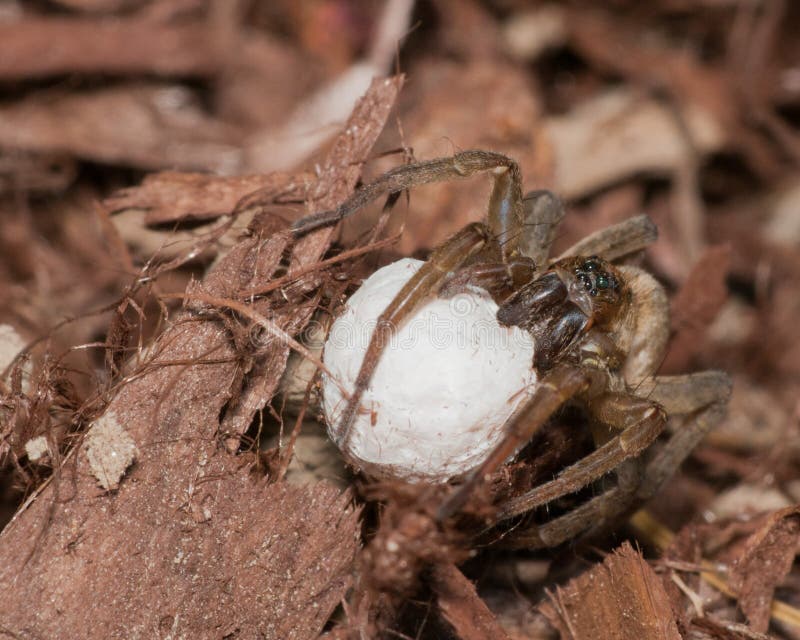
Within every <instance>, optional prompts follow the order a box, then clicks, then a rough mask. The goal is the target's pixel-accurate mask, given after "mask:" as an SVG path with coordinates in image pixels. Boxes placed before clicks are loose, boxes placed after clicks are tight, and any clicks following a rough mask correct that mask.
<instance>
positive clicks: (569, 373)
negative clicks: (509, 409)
mask: <svg viewBox="0 0 800 640" xmlns="http://www.w3.org/2000/svg"><path fill="white" fill-rule="evenodd" d="M604 377H605V376H604V374H603V372H601V371H600V370H599V369H581V368H579V367H576V366H574V365H559V366H556V367H555V368H554V369H553V370H552V371H550V372H549V373H548V374H547V375H546V376H545V377H544V378H542V379H541V380H540V381H539V382H537V383H536V386H535V388H534V391H533V393H532V394H531V396H530V397H529V398H528V399H527V400H526V401H525V402H524V403H523V404H522V406H521V407H520V408H519V409H517V411H516V412H515V413H514V415H513V416H511V418H509V420H508V422H506V426H505V428H506V437H505V438H504V439H503V440H502V442H500V444H498V445H497V447H495V448H494V450H493V451H492V452H491V453H490V454H489V457H487V458H486V460H484V461H483V462H482V463H481V464H480V465H479V466H478V467H476V468H475V469H473V470H472V471H471V472H470V473H469V475H468V476H467V478H466V480H465V481H464V483H463V484H462V485H461V486H460V487H458V488H457V489H456V490H455V491H454V492H453V493H451V494H450V496H448V498H447V499H446V500H445V501H444V502H443V503H442V504H441V505H440V506H439V508H438V509H437V511H436V519H437V520H438V521H440V522H441V521H443V520H446V519H447V518H449V517H451V516H452V515H454V514H455V513H457V512H458V511H459V510H460V509H461V508H462V507H463V506H464V504H466V502H467V500H468V499H469V497H470V495H472V492H473V491H474V490H475V488H476V487H477V486H478V485H479V484H480V483H481V482H485V481H486V479H487V478H488V477H489V476H490V475H491V474H492V473H494V471H495V470H496V469H498V468H499V467H500V466H501V465H502V464H503V463H504V462H505V461H506V460H507V459H508V458H509V457H510V456H511V455H512V454H514V453H515V452H516V451H517V449H519V448H520V447H521V446H522V445H523V444H525V443H526V442H527V441H528V440H530V439H531V438H532V437H533V436H534V434H535V433H536V432H537V431H538V430H539V429H541V428H542V427H543V426H544V424H545V423H546V422H547V421H548V420H549V419H550V417H551V416H552V415H553V414H554V413H555V412H556V411H558V409H560V408H561V407H562V406H563V405H564V404H565V403H566V402H567V401H569V400H570V399H572V398H573V397H574V396H576V395H578V394H579V393H583V392H586V391H588V390H589V389H592V388H597V389H599V388H602V386H603V382H604Z"/></svg>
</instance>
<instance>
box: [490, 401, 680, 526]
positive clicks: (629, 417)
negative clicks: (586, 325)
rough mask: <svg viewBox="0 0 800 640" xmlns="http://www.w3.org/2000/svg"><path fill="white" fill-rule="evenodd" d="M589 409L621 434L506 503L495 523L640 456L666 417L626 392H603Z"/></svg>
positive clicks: (581, 484)
mask: <svg viewBox="0 0 800 640" xmlns="http://www.w3.org/2000/svg"><path fill="white" fill-rule="evenodd" d="M589 410H590V411H591V412H592V414H593V415H594V416H595V417H596V418H598V419H599V420H600V422H602V423H603V424H604V425H608V426H610V427H612V428H615V429H619V430H621V431H622V432H621V433H620V434H619V435H617V436H614V437H612V438H610V439H609V440H608V442H606V443H605V444H602V445H601V446H600V447H598V448H597V449H595V450H594V451H593V452H592V453H590V454H589V455H587V456H585V457H583V458H581V459H580V460H579V461H578V462H576V463H575V464H573V465H570V466H569V467H567V468H566V469H564V470H563V471H561V473H559V474H558V475H557V476H556V477H555V478H554V479H553V480H551V481H549V482H545V483H544V484H542V485H539V486H538V487H536V488H535V489H532V490H531V491H528V492H527V493H525V494H523V495H521V496H518V497H516V498H513V499H511V500H509V501H508V502H506V503H505V504H504V505H503V506H502V507H501V509H500V511H499V512H498V515H497V518H498V520H505V519H507V518H511V517H513V516H516V515H519V514H521V513H525V512H526V511H530V510H531V509H534V508H536V507H539V506H542V505H544V504H547V503H548V502H552V501H553V500H556V499H557V498H560V497H562V496H565V495H568V494H570V493H574V492H575V491H577V490H578V489H581V488H582V487H585V486H586V485H588V484H590V483H591V482H594V481H595V480H597V479H598V478H600V477H602V476H604V475H605V474H606V473H608V472H610V471H613V470H614V469H616V468H617V467H618V466H619V465H620V464H621V463H622V462H623V461H625V460H627V459H629V458H633V457H636V456H638V455H639V454H641V453H642V452H643V451H644V450H645V449H647V447H649V446H650V445H651V444H652V443H653V441H654V440H655V439H656V438H657V437H658V435H659V434H660V433H661V432H662V431H663V430H664V426H665V424H666V414H665V413H664V411H663V409H661V407H660V406H658V405H657V404H654V403H652V402H650V401H648V400H643V399H641V398H637V397H635V396H632V395H630V394H626V393H604V394H602V395H600V396H598V397H597V398H595V399H593V400H591V401H590V402H589Z"/></svg>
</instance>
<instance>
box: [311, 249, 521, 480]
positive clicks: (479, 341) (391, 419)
mask: <svg viewBox="0 0 800 640" xmlns="http://www.w3.org/2000/svg"><path fill="white" fill-rule="evenodd" d="M423 264H424V263H423V262H421V261H419V260H411V259H404V260H400V261H398V262H395V263H393V264H390V265H388V266H386V267H384V268H382V269H380V270H378V271H377V272H375V273H374V274H373V275H372V276H370V277H369V278H368V279H367V280H366V281H365V282H364V284H363V285H362V286H361V288H359V289H358V291H356V292H355V294H353V296H352V297H351V298H350V300H349V301H348V303H347V305H346V307H345V309H344V311H343V313H342V314H341V315H340V316H339V317H338V318H337V320H336V321H335V322H334V324H333V326H332V327H331V331H330V334H329V336H328V339H327V341H326V343H325V351H324V355H323V359H324V362H325V365H326V366H327V367H328V370H329V371H330V373H331V374H332V375H333V376H335V377H336V379H337V380H338V381H339V382H340V384H341V385H342V386H343V387H344V388H345V389H347V390H348V391H352V389H353V386H354V381H355V379H356V376H357V375H358V371H359V368H360V367H361V363H362V361H363V358H364V354H365V352H366V349H367V346H368V344H369V339H370V337H371V335H372V332H373V330H374V328H375V325H376V321H377V318H378V316H379V315H380V314H381V313H382V312H383V311H384V309H385V308H386V306H387V305H388V304H389V302H390V301H391V300H392V299H393V298H394V296H395V295H396V294H397V293H398V292H399V291H400V289H401V288H402V286H403V285H404V284H405V283H406V282H407V281H408V279H409V278H411V276H412V275H413V274H414V273H416V272H417V271H418V270H419V268H420V267H421V266H422V265H423ZM496 313H497V304H495V302H494V301H493V300H492V299H491V298H490V297H489V296H488V294H486V293H485V292H483V291H481V290H479V289H475V290H474V291H469V292H465V293H459V294H457V295H456V296H454V297H452V298H450V299H440V298H436V297H431V298H430V299H429V300H428V301H426V302H425V303H424V304H422V305H421V306H420V307H419V308H418V309H416V310H415V311H414V313H413V314H411V316H410V317H408V318H407V319H406V320H405V321H404V322H403V323H401V325H400V327H398V328H396V329H395V332H394V335H393V337H392V340H391V342H390V344H389V345H388V346H387V347H386V349H385V350H384V352H383V354H382V355H381V358H380V361H379V363H378V367H377V369H376V370H375V373H374V375H373V376H372V381H371V383H370V385H369V387H368V388H367V390H366V391H365V393H364V395H363V397H362V399H361V406H360V409H359V411H358V413H357V415H356V418H355V420H354V422H353V425H352V427H351V432H350V437H349V442H348V443H347V445H346V446H343V443H342V433H341V431H342V429H341V425H340V419H339V416H340V414H341V413H342V411H343V410H344V407H345V405H346V403H347V401H346V399H345V398H343V396H342V393H341V391H340V389H339V388H338V386H337V385H336V384H334V382H333V381H332V380H331V379H330V378H329V377H328V376H324V377H323V395H324V410H325V416H326V421H327V423H328V432H329V434H330V436H331V438H332V439H333V440H334V442H336V443H337V445H339V447H340V449H343V453H344V455H345V456H346V458H347V459H348V460H349V461H350V462H351V463H353V464H355V465H357V466H361V467H366V468H368V470H369V471H370V472H372V473H380V474H382V475H385V476H392V477H397V478H402V479H406V480H428V481H435V482H444V481H446V480H448V479H449V478H452V477H454V476H458V475H460V474H463V473H465V472H467V471H469V470H470V469H472V468H473V467H475V466H477V465H478V464H480V463H481V462H482V461H483V460H484V459H485V458H486V456H487V455H488V454H489V452H491V451H492V449H493V448H494V447H495V446H496V445H497V444H498V443H499V442H500V440H501V439H502V438H503V425H504V424H505V422H506V420H507V419H508V417H509V416H510V415H511V414H512V413H513V412H514V410H515V409H516V408H517V407H518V406H519V404H520V403H521V402H523V401H524V400H525V399H526V398H527V397H528V394H529V393H530V390H531V389H532V387H533V385H534V383H535V382H536V373H535V371H534V370H533V368H532V362H533V340H532V338H531V337H530V335H529V334H527V333H526V332H524V331H522V330H520V329H518V328H516V327H503V326H501V325H500V324H499V323H498V322H497V319H496V317H495V316H496Z"/></svg>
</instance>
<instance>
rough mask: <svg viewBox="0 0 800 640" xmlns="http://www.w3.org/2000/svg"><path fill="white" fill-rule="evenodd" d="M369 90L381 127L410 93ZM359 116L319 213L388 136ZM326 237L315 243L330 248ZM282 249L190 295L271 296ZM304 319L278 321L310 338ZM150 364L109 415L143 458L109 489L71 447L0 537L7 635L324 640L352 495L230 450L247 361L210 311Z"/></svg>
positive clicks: (271, 358) (270, 361)
mask: <svg viewBox="0 0 800 640" xmlns="http://www.w3.org/2000/svg"><path fill="white" fill-rule="evenodd" d="M373 86H377V87H379V88H378V90H377V94H378V95H379V96H381V97H380V98H376V92H372V93H370V94H369V97H368V98H367V99H365V100H363V101H362V103H361V108H362V110H363V109H369V107H370V106H371V105H375V104H380V105H381V106H382V107H383V108H382V113H383V114H384V119H383V120H381V121H380V126H383V122H385V115H388V112H389V109H390V107H391V101H392V100H393V99H394V96H396V92H397V91H398V90H399V87H400V80H399V79H395V80H390V81H384V80H378V81H376V83H375V84H374V85H373ZM385 87H389V88H391V89H392V90H391V91H389V92H382V91H381V89H382V88H385ZM376 100H378V102H376ZM356 116H359V117H360V118H362V119H363V120H365V121H368V122H370V123H372V126H371V127H369V128H368V132H367V133H366V134H363V135H359V134H354V133H353V132H352V131H348V132H346V133H344V134H343V136H342V137H343V138H345V139H346V142H345V143H344V144H343V145H336V146H335V147H334V151H336V149H338V150H339V152H341V153H342V154H343V155H342V156H336V157H335V158H334V161H332V162H331V163H330V164H329V166H328V167H327V168H326V169H325V170H324V172H323V180H324V181H325V182H324V184H325V185H326V190H325V191H324V192H321V193H320V195H319V200H320V201H321V202H322V203H323V204H322V206H332V204H335V203H338V202H339V201H341V200H342V199H344V198H345V197H346V196H347V195H349V192H350V190H352V188H353V187H354V185H355V180H356V177H357V175H358V167H357V166H356V163H357V162H358V161H360V160H363V159H364V157H366V155H367V153H368V152H369V149H370V147H371V145H372V144H373V143H374V140H375V138H376V137H377V133H378V132H379V131H380V128H379V127H378V121H377V119H372V116H371V115H368V114H364V113H363V111H361V112H359V110H358V108H357V109H356V114H354V116H353V117H354V118H356ZM356 122H359V120H356ZM343 174H344V175H343ZM320 235H322V234H319V233H318V234H317V236H318V237H317V238H316V241H315V242H311V243H308V242H307V243H306V246H307V247H314V249H315V250H316V251H318V252H322V251H324V250H325V247H326V246H327V244H323V243H322V242H320V237H319V236H320ZM325 237H326V238H327V236H325ZM287 240H288V237H286V235H285V234H283V235H281V234H277V235H274V236H271V237H269V238H267V239H263V238H259V237H252V238H247V239H245V240H244V241H242V242H241V243H239V244H238V245H237V246H236V247H234V248H233V249H232V250H231V251H230V252H229V254H228V255H227V256H226V257H225V258H224V259H223V260H222V261H221V262H220V263H219V264H218V265H217V266H216V267H215V268H214V270H213V271H211V272H210V273H209V274H208V276H206V278H205V279H204V281H203V282H202V283H200V284H198V285H196V286H195V287H190V290H189V291H188V292H187V293H188V299H189V300H190V301H191V300H192V293H193V292H194V291H198V292H200V293H201V294H203V295H205V296H211V297H216V298H233V299H236V298H237V295H238V294H239V293H240V292H241V291H242V290H250V289H252V288H255V287H257V286H259V285H262V286H263V284H264V283H265V281H266V280H267V279H268V278H269V277H270V274H271V273H272V272H273V271H274V268H275V266H276V265H277V263H278V261H279V260H280V256H281V255H282V252H283V249H284V247H285V244H286V242H287ZM307 240H308V239H307ZM298 244H300V243H298ZM298 250H299V249H298V247H295V252H297V251H298ZM309 315H310V311H308V310H307V309H304V310H302V311H298V316H301V317H292V318H287V319H285V320H284V321H283V324H284V325H286V324H288V323H291V324H293V326H294V329H295V330H299V329H297V328H298V327H300V326H302V321H303V318H306V317H307V316H309ZM273 321H274V322H279V321H280V320H278V319H274V320H273ZM264 351H265V353H264V354H262V355H261V356H260V357H261V358H262V359H263V361H264V362H265V363H267V366H264V367H263V368H262V370H260V371H259V376H258V380H257V381H256V382H255V383H252V384H251V381H247V382H248V384H249V387H248V397H249V395H250V394H249V392H250V391H252V390H254V389H256V388H257V391H258V392H259V393H261V394H263V396H261V400H260V406H263V404H264V403H266V402H267V401H268V400H269V399H270V398H271V396H272V394H273V393H274V391H275V388H276V387H277V384H278V381H279V378H280V374H281V373H282V371H283V368H284V365H285V360H286V353H287V347H286V345H285V344H283V343H282V342H280V341H279V340H273V341H271V342H270V343H269V347H268V348H266V349H264ZM150 353H151V355H150V357H149V358H148V361H147V363H146V364H145V365H144V367H143V369H142V370H141V371H139V372H137V375H136V376H133V377H131V379H130V380H129V381H127V383H126V384H124V385H122V386H121V387H120V388H119V390H118V392H117V394H116V396H115V397H114V398H113V399H112V400H111V402H110V403H109V406H108V407H107V410H106V412H107V413H108V412H113V414H114V415H115V417H116V419H117V421H118V422H119V424H120V426H121V427H122V428H123V429H124V431H125V433H126V434H127V435H128V436H129V437H130V439H131V440H132V442H133V443H134V445H135V447H136V451H137V456H136V462H135V463H134V464H133V466H131V467H130V468H129V469H127V471H126V472H125V475H124V477H123V478H121V482H120V485H119V489H118V490H117V491H114V492H107V491H104V490H102V489H101V488H100V487H98V486H97V481H96V479H95V477H94V476H93V475H92V473H91V468H90V465H89V460H88V459H87V456H86V452H85V451H84V450H83V449H81V448H78V449H75V450H73V452H72V454H71V455H70V457H69V458H68V460H67V461H66V463H65V464H64V465H63V466H62V467H61V468H60V470H59V472H58V473H57V474H56V475H54V476H53V478H52V481H51V482H49V484H47V485H45V486H44V487H43V489H42V490H41V492H40V493H39V494H38V495H37V496H36V498H35V499H33V500H31V501H30V503H29V504H28V506H27V508H26V509H24V510H22V511H21V512H20V513H19V514H18V515H17V516H16V518H15V520H14V521H13V522H12V523H11V524H9V525H8V526H7V527H6V529H5V530H4V531H3V532H2V534H0V592H2V593H3V598H0V628H2V629H3V630H4V631H6V632H7V633H9V634H11V635H16V636H18V637H29V636H33V637H81V638H128V637H160V636H166V635H170V636H171V637H225V636H235V637H237V638H256V637H259V638H261V637H264V638H276V639H278V638H280V639H283V638H313V637H316V636H317V635H318V634H319V632H320V631H321V629H322V626H323V625H324V624H325V622H326V620H327V619H328V618H329V616H330V614H331V612H332V610H333V608H334V607H335V606H336V605H337V604H338V603H339V602H340V601H341V598H342V597H343V595H344V591H345V589H346V587H347V585H348V583H349V581H350V576H351V572H352V562H353V559H354V556H355V552H356V550H357V548H358V540H359V525H358V513H357V510H355V509H354V508H353V507H352V506H351V504H350V498H349V495H348V494H344V495H340V494H339V492H338V490H336V489H334V488H332V487H330V486H328V485H325V484H317V485H313V486H310V487H301V488H292V487H288V486H286V485H284V484H273V485H269V484H266V483H265V482H264V481H258V480H255V479H253V478H252V477H251V474H250V471H249V470H250V468H251V467H252V462H253V460H252V459H251V458H250V457H249V456H247V455H244V456H242V455H240V456H237V455H230V454H228V453H226V452H225V451H224V450H223V449H221V448H220V446H219V434H220V431H221V430H222V431H223V432H224V431H225V430H224V428H222V429H221V425H220V415H221V413H222V410H223V407H225V406H226V405H227V404H229V403H231V402H232V401H233V402H234V403H235V399H240V398H241V397H242V394H241V390H240V389H239V385H240V384H241V381H242V376H241V372H240V370H239V369H240V366H241V357H240V356H241V354H239V353H237V352H236V350H235V348H234V341H233V340H231V337H230V335H229V325H228V324H227V323H226V322H224V321H223V320H222V319H220V317H219V316H218V315H217V314H216V313H209V312H208V307H207V306H205V305H202V306H198V305H197V304H196V303H190V304H189V308H188V309H187V310H185V311H184V312H182V313H181V314H179V315H178V316H177V317H176V318H175V319H174V320H173V324H172V325H171V328H170V329H168V330H167V331H166V332H165V333H164V334H162V335H161V336H160V338H159V339H158V340H157V341H156V343H155V344H154V345H153V347H152V348H151V349H150ZM245 404H246V406H247V408H248V411H253V410H254V409H253V405H252V403H245ZM240 406H241V405H240ZM234 413H236V412H235V410H234ZM230 416H231V413H230V412H229V413H228V415H227V417H228V418H229V417H230ZM238 417H239V418H240V419H243V417H244V416H242V415H238ZM87 607H91V615H86V614H85V613H84V612H86V611H87Z"/></svg>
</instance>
